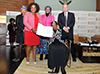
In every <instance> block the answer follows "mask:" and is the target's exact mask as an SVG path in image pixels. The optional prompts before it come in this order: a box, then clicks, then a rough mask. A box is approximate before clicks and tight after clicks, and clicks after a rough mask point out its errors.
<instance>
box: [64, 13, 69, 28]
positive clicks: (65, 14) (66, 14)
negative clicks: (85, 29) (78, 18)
mask: <svg viewBox="0 0 100 74" xmlns="http://www.w3.org/2000/svg"><path fill="white" fill-rule="evenodd" d="M64 16H66V19H65V20H67V19H68V12H64ZM65 27H66V26H64V27H63V29H64V28H65ZM68 29H70V27H68Z"/></svg>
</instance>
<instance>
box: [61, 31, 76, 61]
mask: <svg viewBox="0 0 100 74" xmlns="http://www.w3.org/2000/svg"><path fill="white" fill-rule="evenodd" d="M62 39H63V40H66V39H67V41H68V43H69V44H70V43H71V54H72V58H73V60H76V51H75V46H74V41H73V40H74V39H73V34H70V32H69V33H66V32H65V31H62Z"/></svg>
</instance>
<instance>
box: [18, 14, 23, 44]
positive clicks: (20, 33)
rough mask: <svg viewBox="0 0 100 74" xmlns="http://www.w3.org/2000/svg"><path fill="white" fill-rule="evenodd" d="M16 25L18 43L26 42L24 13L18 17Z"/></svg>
mask: <svg viewBox="0 0 100 74" xmlns="http://www.w3.org/2000/svg"><path fill="white" fill-rule="evenodd" d="M16 26H17V32H16V42H17V43H24V38H23V30H24V27H25V26H24V24H23V16H22V14H20V15H18V16H17V17H16Z"/></svg>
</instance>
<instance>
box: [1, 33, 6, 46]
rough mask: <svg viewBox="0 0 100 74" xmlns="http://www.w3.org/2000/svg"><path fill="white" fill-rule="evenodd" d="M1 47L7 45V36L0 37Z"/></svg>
mask: <svg viewBox="0 0 100 74" xmlns="http://www.w3.org/2000/svg"><path fill="white" fill-rule="evenodd" d="M0 45H6V35H0Z"/></svg>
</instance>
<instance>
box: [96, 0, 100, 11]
mask: <svg viewBox="0 0 100 74" xmlns="http://www.w3.org/2000/svg"><path fill="white" fill-rule="evenodd" d="M96 11H100V0H97V1H96Z"/></svg>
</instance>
